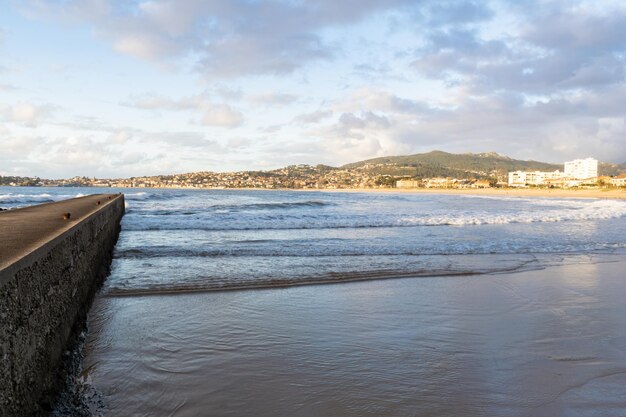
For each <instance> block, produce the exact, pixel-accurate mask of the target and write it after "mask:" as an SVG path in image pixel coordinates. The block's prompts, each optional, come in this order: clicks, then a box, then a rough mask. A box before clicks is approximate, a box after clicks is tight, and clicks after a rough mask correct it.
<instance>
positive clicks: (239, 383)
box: [83, 256, 626, 417]
mask: <svg viewBox="0 0 626 417" xmlns="http://www.w3.org/2000/svg"><path fill="white" fill-rule="evenodd" d="M624 268H626V262H625V261H624V258H623V257H622V258H621V259H619V258H615V257H584V256H583V257H580V258H578V259H571V260H570V263H568V264H567V265H559V266H553V267H548V268H546V269H542V270H536V271H525V272H519V273H504V274H496V275H487V276H479V277H478V276H474V277H439V278H404V279H396V280H384V281H369V282H359V283H346V284H337V285H318V286H306V287H293V288H286V289H264V290H254V291H234V292H220V293H197V294H183V295H176V296H171V295H170V296H159V295H154V296H141V297H121V298H120V297H101V298H99V299H98V300H97V301H96V304H95V306H94V308H93V310H92V314H91V315H90V322H89V329H90V331H89V335H88V338H87V342H86V347H85V353H86V359H85V370H84V372H83V377H84V378H85V380H86V381H89V384H90V385H89V387H90V389H91V390H93V391H95V392H98V393H100V395H101V400H102V401H103V402H104V404H106V409H107V410H108V411H107V414H106V415H111V416H123V415H144V414H150V415H176V416H197V415H203V414H210V415H212V416H241V415H246V414H248V413H250V412H252V410H253V413H254V415H255V416H261V417H263V416H268V417H270V416H271V417H274V416H278V415H281V416H322V415H333V416H345V417H350V416H354V417H362V416H378V417H381V416H407V415H416V416H467V415H471V416H500V417H507V416H509V417H513V416H515V417H521V416H528V417H530V416H533V417H542V416H543V417H555V416H571V417H574V416H580V417H588V416H618V415H621V413H622V412H623V410H624V408H625V407H626V400H625V399H624V395H623V387H624V384H626V325H624V320H623V317H624V315H625V314H626V304H624V302H623V297H622V294H623V293H624V291H625V290H626V288H625V287H624V286H625V282H624V280H623V271H624Z"/></svg>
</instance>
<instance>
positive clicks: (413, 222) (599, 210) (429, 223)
mask: <svg viewBox="0 0 626 417" xmlns="http://www.w3.org/2000/svg"><path fill="white" fill-rule="evenodd" d="M198 214H207V213H198ZM623 217H626V203H624V202H618V201H609V200H607V201H598V202H595V203H588V204H587V205H585V206H582V208H580V207H579V208H568V209H558V210H542V211H539V210H536V211H524V210H520V212H510V211H508V212H504V211H503V212H499V213H498V212H495V213H489V212H474V213H472V212H465V213H458V214H455V213H454V212H451V213H450V214H445V215H444V214H423V215H419V214H411V215H389V214H387V215H382V214H381V215H365V216H362V215H359V216H349V215H348V216H342V217H340V216H332V215H331V216H315V215H312V214H310V213H303V214H300V215H294V216H272V217H268V216H264V217H257V216H254V217H239V216H238V217H220V218H214V217H213V216H203V217H202V218H200V219H198V220H196V219H189V220H185V221H182V220H181V221H165V222H163V221H160V222H158V223H157V222H153V221H150V220H149V218H142V217H140V216H137V217H134V218H130V217H129V218H128V219H127V222H126V223H125V228H126V229H127V230H162V231H166V230H205V231H227V230H242V231H244V230H309V229H361V228H394V227H437V226H456V227H460V226H479V225H498V224H515V223H555V222H572V221H593V220H609V219H620V218H623Z"/></svg>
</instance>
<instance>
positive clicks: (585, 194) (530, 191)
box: [310, 188, 626, 199]
mask: <svg viewBox="0 0 626 417" xmlns="http://www.w3.org/2000/svg"><path fill="white" fill-rule="evenodd" d="M310 191H330V192H377V193H380V192H382V193H407V194H449V195H480V196H500V197H555V198H609V199H626V190H621V189H611V190H599V189H595V190H594V189H588V190H577V189H568V190H566V189H558V188H557V189H537V188H519V189H513V188H483V189H440V188H361V189H359V188H351V189H335V190H310Z"/></svg>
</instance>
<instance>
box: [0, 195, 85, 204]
mask: <svg viewBox="0 0 626 417" xmlns="http://www.w3.org/2000/svg"><path fill="white" fill-rule="evenodd" d="M84 196H85V194H81V193H78V194H48V193H42V194H13V193H8V194H0V203H5V204H32V203H35V204H41V203H50V202H53V201H59V200H66V199H69V198H78V197H84Z"/></svg>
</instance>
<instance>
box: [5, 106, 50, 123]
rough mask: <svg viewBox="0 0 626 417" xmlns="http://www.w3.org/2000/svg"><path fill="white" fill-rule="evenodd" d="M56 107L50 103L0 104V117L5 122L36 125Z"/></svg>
mask: <svg viewBox="0 0 626 417" xmlns="http://www.w3.org/2000/svg"><path fill="white" fill-rule="evenodd" d="M56 109H57V107H56V106H53V105H50V104H44V105H37V104H32V103H26V102H21V103H17V104H14V105H1V104H0V117H1V118H2V119H4V120H5V121H7V122H11V123H15V124H18V125H22V126H26V127H37V126H39V125H40V124H41V123H42V122H43V121H44V120H45V119H47V118H48V117H49V116H50V115H51V114H52V113H54V111H55V110H56Z"/></svg>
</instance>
